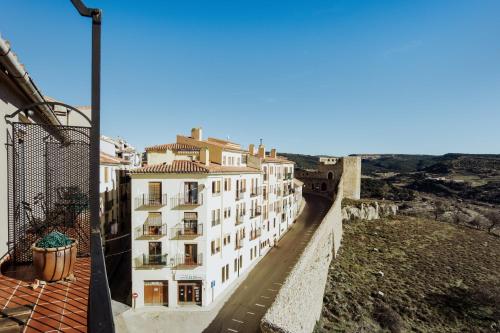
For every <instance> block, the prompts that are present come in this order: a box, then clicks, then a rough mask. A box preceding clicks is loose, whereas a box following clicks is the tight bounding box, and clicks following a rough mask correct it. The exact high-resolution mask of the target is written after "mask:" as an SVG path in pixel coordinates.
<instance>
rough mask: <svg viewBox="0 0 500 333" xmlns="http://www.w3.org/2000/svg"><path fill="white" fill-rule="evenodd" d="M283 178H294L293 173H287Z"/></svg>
mask: <svg viewBox="0 0 500 333" xmlns="http://www.w3.org/2000/svg"><path fill="white" fill-rule="evenodd" d="M283 179H284V180H291V179H292V174H291V173H285V174H284V175H283Z"/></svg>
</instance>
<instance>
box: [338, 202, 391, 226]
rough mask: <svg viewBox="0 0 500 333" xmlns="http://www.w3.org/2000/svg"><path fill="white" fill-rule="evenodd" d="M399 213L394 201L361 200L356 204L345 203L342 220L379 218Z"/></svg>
mask: <svg viewBox="0 0 500 333" xmlns="http://www.w3.org/2000/svg"><path fill="white" fill-rule="evenodd" d="M351 201H352V200H351ZM397 213H398V205H397V204H395V203H392V202H391V203H386V202H382V203H379V202H378V201H372V202H359V203H356V204H354V205H351V204H348V205H345V206H344V207H343V208H342V220H343V221H353V220H377V219H380V218H383V217H387V216H393V215H396V214H397Z"/></svg>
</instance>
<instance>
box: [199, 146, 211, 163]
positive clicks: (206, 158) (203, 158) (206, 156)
mask: <svg viewBox="0 0 500 333" xmlns="http://www.w3.org/2000/svg"><path fill="white" fill-rule="evenodd" d="M200 162H201V163H202V164H203V165H204V166H209V165H210V151H209V150H208V148H207V147H205V148H201V149H200Z"/></svg>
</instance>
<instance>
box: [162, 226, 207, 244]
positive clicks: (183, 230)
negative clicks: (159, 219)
mask: <svg viewBox="0 0 500 333" xmlns="http://www.w3.org/2000/svg"><path fill="white" fill-rule="evenodd" d="M202 235H203V224H201V223H200V224H198V223H184V224H181V225H179V226H177V227H173V228H170V239H172V240H193V239H196V238H198V237H200V236H202Z"/></svg>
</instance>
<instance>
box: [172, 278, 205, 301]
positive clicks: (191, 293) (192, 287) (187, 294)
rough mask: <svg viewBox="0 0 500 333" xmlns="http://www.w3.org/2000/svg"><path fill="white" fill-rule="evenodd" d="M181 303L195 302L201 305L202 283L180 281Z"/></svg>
mask: <svg viewBox="0 0 500 333" xmlns="http://www.w3.org/2000/svg"><path fill="white" fill-rule="evenodd" d="M178 290H179V303H195V304H199V305H201V283H199V282H187V281H186V282H179V284H178Z"/></svg>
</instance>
